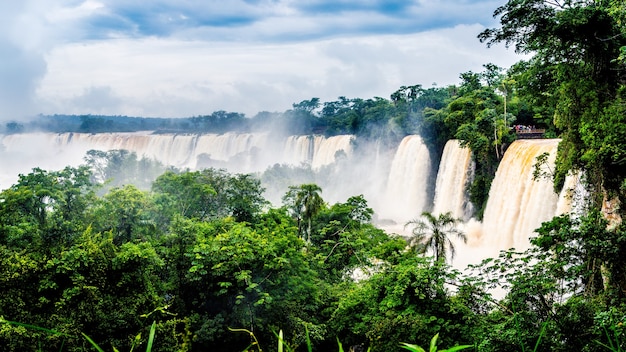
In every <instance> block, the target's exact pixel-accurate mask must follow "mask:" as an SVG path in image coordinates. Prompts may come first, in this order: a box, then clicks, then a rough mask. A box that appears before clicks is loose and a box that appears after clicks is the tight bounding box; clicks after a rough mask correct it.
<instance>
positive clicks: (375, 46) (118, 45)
mask: <svg viewBox="0 0 626 352" xmlns="http://www.w3.org/2000/svg"><path fill="white" fill-rule="evenodd" d="M481 29H482V27H481V26H480V25H472V26H457V27H455V28H450V29H443V30H436V31H431V32H424V33H419V34H410V35H385V36H370V37H343V38H334V39H325V40H317V41H309V42H301V43H287V44H244V43H225V42H200V41H179V40H175V39H158V38H149V39H138V40H135V39H121V40H109V41H97V42H92V43H82V44H67V45H62V46H59V47H57V48H56V49H54V50H53V51H52V52H51V53H50V54H49V55H48V56H47V62H48V65H49V69H48V74H47V75H46V77H45V79H44V80H43V81H42V84H41V86H40V89H39V90H38V94H39V97H40V99H41V101H43V102H46V105H45V107H46V108H45V110H44V111H42V112H43V113H93V112H94V111H89V106H85V105H84V104H78V105H77V104H75V102H76V97H78V96H81V95H84V94H85V92H88V91H89V89H91V87H108V88H107V89H110V91H107V93H108V94H109V95H110V96H114V97H116V99H119V100H115V101H116V102H119V104H111V105H109V106H106V105H105V106H102V105H99V106H95V105H94V106H93V109H98V111H101V113H107V114H127V115H144V116H174V117H176V116H190V115H199V114H208V113H211V112H213V111H215V110H228V111H236V112H244V113H246V114H247V115H248V116H250V115H254V114H255V113H256V112H258V111H261V110H268V111H284V110H286V109H289V108H290V107H291V104H292V103H296V102H299V101H302V100H304V99H310V98H312V97H319V98H321V99H322V101H330V100H335V99H336V98H337V97H338V96H347V97H350V98H353V97H359V98H372V97H374V96H381V97H389V95H390V94H391V93H392V92H393V91H395V90H396V89H398V88H399V87H400V86H401V85H411V84H422V85H424V86H425V87H429V86H430V84H431V83H433V82H436V83H437V84H439V85H440V86H441V85H447V84H452V83H457V82H458V76H459V74H460V73H462V72H466V71H469V70H473V71H481V70H482V65H483V64H485V63H488V62H493V63H496V64H498V65H500V66H504V67H507V66H509V65H510V64H512V63H513V62H515V61H517V60H518V59H519V57H517V56H515V55H514V53H512V52H509V51H506V50H504V49H503V48H498V47H496V48H491V49H486V48H485V47H484V45H483V44H481V43H479V42H478V40H477V39H476V34H477V33H478V32H479V31H480V30H481Z"/></svg>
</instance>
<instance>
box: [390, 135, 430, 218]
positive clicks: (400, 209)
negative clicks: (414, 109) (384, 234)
mask: <svg viewBox="0 0 626 352" xmlns="http://www.w3.org/2000/svg"><path fill="white" fill-rule="evenodd" d="M430 171H431V170H430V154H429V152H428V148H426V145H425V144H424V141H423V140H422V137H420V136H417V135H412V136H406V137H404V139H403V140H402V142H401V143H400V146H399V147H398V149H397V150H396V154H395V156H394V157H393V162H392V163H391V170H390V171H389V178H388V181H387V191H386V194H385V197H384V198H385V200H384V202H383V205H382V208H381V209H380V210H379V212H380V214H381V216H383V217H387V218H391V219H394V220H399V221H401V222H402V223H404V222H406V221H408V220H411V219H414V218H418V217H419V216H420V214H421V213H422V212H423V211H424V210H426V207H427V206H428V205H429V199H428V179H429V177H430Z"/></svg>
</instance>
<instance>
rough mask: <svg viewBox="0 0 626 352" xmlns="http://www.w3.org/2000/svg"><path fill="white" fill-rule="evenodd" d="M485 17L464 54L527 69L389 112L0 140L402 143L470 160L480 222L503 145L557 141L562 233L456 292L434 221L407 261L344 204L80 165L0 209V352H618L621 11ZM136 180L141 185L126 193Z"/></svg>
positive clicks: (566, 1)
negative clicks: (567, 202) (97, 349)
mask: <svg viewBox="0 0 626 352" xmlns="http://www.w3.org/2000/svg"><path fill="white" fill-rule="evenodd" d="M494 15H495V16H496V17H497V18H499V20H500V26H498V27H496V28H490V29H486V30H485V31H483V32H482V33H481V34H480V35H479V40H481V41H483V42H484V43H485V44H486V45H494V44H498V43H503V44H505V45H509V46H511V47H513V48H515V50H517V51H518V52H520V53H525V54H527V55H528V59H527V60H525V61H521V62H519V63H517V64H515V65H514V66H513V67H510V68H508V69H506V70H505V69H502V68H499V67H496V66H494V65H491V64H485V66H484V71H483V72H479V73H474V72H465V73H462V74H461V75H460V78H461V83H460V84H458V85H453V86H448V87H431V88H424V87H422V86H421V85H414V86H407V87H400V88H399V89H398V90H397V91H396V92H394V93H392V94H391V96H390V98H389V99H384V98H373V99H348V98H345V97H340V98H338V100H337V101H333V102H324V103H322V102H320V101H319V99H317V98H312V99H311V100H305V101H302V102H300V103H295V104H293V109H291V110H288V111H285V112H282V113H269V112H261V113H259V114H257V115H256V116H255V117H252V118H247V117H245V116H243V115H242V114H238V113H229V112H223V111H218V112H214V113H213V114H211V115H208V116H198V117H191V118H188V119H148V118H130V117H109V116H91V115H89V116H42V117H40V118H38V119H36V120H35V121H34V122H32V123H30V124H20V123H17V122H10V123H7V124H6V125H5V126H4V133H20V132H25V131H29V130H31V129H44V130H47V131H55V132H67V131H74V132H90V133H94V132H105V131H108V132H111V131H136V130H155V131H161V132H190V131H193V132H194V133H197V132H199V131H201V132H212V133H222V132H225V131H231V130H234V129H237V130H239V131H256V130H262V129H264V128H268V127H267V126H282V127H283V130H282V132H283V133H286V134H310V133H319V134H327V135H333V134H355V135H357V136H360V137H363V138H371V139H378V140H383V141H387V142H389V143H393V142H397V141H398V140H399V139H400V138H402V137H404V136H405V135H407V134H420V135H422V136H424V138H425V140H426V141H427V143H428V144H429V146H430V147H431V148H432V149H433V150H434V151H440V150H441V149H442V148H443V145H444V144H445V142H446V141H447V140H449V139H452V138H455V139H459V140H461V142H462V144H463V145H465V146H467V147H469V148H471V150H472V154H473V157H474V160H475V162H476V177H475V180H474V183H473V184H472V185H471V189H470V194H471V200H472V202H473V203H474V204H477V205H479V208H480V206H482V205H483V204H484V202H485V200H486V196H487V194H486V192H487V191H488V189H489V185H490V182H491V179H492V178H493V175H494V173H495V169H496V167H497V164H498V161H499V159H500V158H501V157H502V155H503V153H504V151H505V150H506V147H507V146H508V145H509V144H510V143H511V142H512V141H513V140H514V139H515V138H516V134H515V129H514V128H512V126H514V125H525V126H531V125H532V126H536V127H540V128H542V129H545V130H546V135H547V136H549V137H558V138H560V139H561V143H560V144H559V149H558V155H557V160H556V169H555V170H553V172H551V173H548V174H547V175H544V176H549V177H552V178H553V180H554V182H555V188H556V189H559V188H560V186H561V185H562V184H563V182H564V179H565V177H566V176H567V175H568V173H571V172H577V173H578V174H580V175H583V180H584V184H585V186H586V188H587V192H588V193H587V194H588V197H587V201H586V204H584V205H583V206H582V207H581V209H582V210H581V212H580V214H576V216H570V215H563V216H559V217H556V218H554V219H552V220H551V221H549V222H546V223H544V224H543V225H542V226H541V228H540V229H538V230H537V236H536V237H535V238H534V239H532V244H533V246H532V247H531V249H530V250H528V251H526V252H524V253H519V252H516V251H515V250H514V249H512V250H509V251H506V252H503V253H502V254H501V256H500V257H499V258H493V259H488V260H486V261H485V262H484V263H483V264H481V265H478V266H476V267H474V268H472V269H473V272H472V273H470V274H467V273H466V274H461V273H459V272H457V271H455V270H453V269H451V268H450V266H448V265H447V260H448V259H449V258H450V256H449V254H450V253H451V251H452V248H451V247H450V246H449V243H448V241H447V240H448V239H449V238H450V237H452V236H462V234H460V233H459V232H458V231H457V229H456V228H455V227H454V225H455V223H456V222H455V221H454V219H450V218H449V217H448V216H446V214H442V215H441V216H437V215H433V214H423V216H421V217H419V216H418V214H416V216H417V219H416V220H415V221H412V222H411V223H410V224H409V226H411V227H412V229H413V231H412V234H413V237H412V238H410V239H409V240H408V241H407V240H405V239H403V238H399V237H395V236H390V235H388V234H386V233H385V232H384V231H382V230H381V229H378V228H376V227H375V226H374V225H373V224H372V222H371V220H372V215H373V214H372V210H371V209H370V208H369V207H368V204H367V200H366V199H364V198H363V197H362V196H360V195H354V196H353V197H350V198H348V199H346V200H345V201H342V202H338V203H335V204H328V203H327V202H325V201H324V199H323V190H322V189H320V188H319V186H317V185H315V184H308V183H304V184H299V185H298V184H296V185H292V186H291V187H290V188H289V190H288V192H286V193H285V195H284V197H283V201H282V204H281V205H280V206H270V205H269V204H268V202H267V201H266V200H265V199H264V197H263V187H261V183H260V180H259V179H258V178H256V177H255V176H254V175H248V174H231V173H229V172H228V171H226V170H220V169H204V170H198V171H180V170H174V169H168V168H167V167H165V166H163V165H159V164H158V163H156V162H154V161H152V160H145V159H140V158H138V157H137V156H136V155H133V154H132V153H127V152H124V151H111V152H98V151H93V152H90V154H89V155H87V157H86V159H85V160H86V161H85V165H83V166H79V167H67V168H65V169H63V170H59V171H47V170H42V169H34V170H33V171H32V172H31V173H29V174H26V175H20V177H19V180H18V181H17V183H16V184H14V185H13V186H11V187H9V188H7V189H5V190H3V191H2V192H1V193H0V252H1V255H0V268H2V270H1V271H0V290H1V292H2V295H1V297H0V317H1V318H2V319H5V320H3V322H6V321H11V322H21V323H23V324H18V323H4V324H0V341H1V342H0V344H1V345H2V346H4V348H5V349H6V350H38V349H42V350H54V351H58V350H67V351H79V350H80V351H82V350H88V349H89V348H91V346H90V345H89V343H88V341H87V340H86V338H85V337H84V335H82V334H86V335H87V336H89V337H90V338H91V339H93V341H95V342H97V343H98V344H99V345H100V346H103V348H104V349H106V350H113V348H117V349H118V350H120V351H126V350H131V348H132V346H133V345H134V344H137V343H144V344H145V340H146V336H147V335H148V329H149V327H150V326H151V325H152V323H153V322H156V342H155V347H154V349H155V350H159V351H206V350H216V351H243V350H245V349H246V348H247V346H250V345H251V344H252V347H251V348H252V349H254V350H258V349H259V346H261V348H264V349H266V350H270V349H272V348H273V347H272V346H274V344H275V343H276V341H277V336H276V334H277V333H278V331H279V330H283V332H284V336H285V342H286V343H287V344H288V345H289V346H292V347H293V348H294V349H295V350H305V349H306V344H307V343H306V341H307V339H308V340H310V343H311V344H312V345H313V346H315V348H316V349H317V350H334V349H337V339H338V340H339V341H340V342H341V343H342V344H343V345H344V346H356V347H355V348H363V349H367V348H371V349H372V351H394V350H399V349H400V347H399V346H400V342H410V343H417V344H420V345H422V346H425V345H427V344H428V341H430V339H431V337H433V336H435V334H439V342H440V346H442V347H451V346H454V345H459V344H470V345H473V346H474V347H473V348H474V349H475V350H479V351H525V350H530V349H533V348H534V350H541V351H578V350H581V351H605V350H612V351H621V350H623V349H624V348H626V331H625V330H624V329H625V327H624V324H623V323H624V321H625V319H626V308H625V307H626V306H625V303H626V300H625V299H626V225H624V224H623V222H622V221H621V219H622V218H623V217H624V215H626V211H625V210H624V209H625V207H623V206H621V204H624V202H625V201H626V5H625V3H624V2H623V1H622V0H597V1H591V0H586V1H583V0H563V1H556V0H550V1H546V0H509V1H508V2H507V3H506V4H504V5H502V6H501V7H499V8H497V9H496V10H495V13H494ZM140 165H141V167H140ZM146 168H148V169H150V170H152V171H151V173H150V174H151V175H153V176H154V177H151V178H147V179H146V177H145V176H146V175H145V173H143V172H138V171H133V170H140V169H141V170H145V169H146ZM122 169H123V170H126V171H124V172H125V173H126V174H125V175H124V176H123V177H122V176H120V174H121V173H120V170H122ZM113 173H115V175H116V178H115V179H111V177H110V176H111V175H112V174H113ZM153 179H154V181H153V182H152V180H153ZM607 204H610V205H611V213H610V214H608V212H607V207H606V205H607ZM479 211H480V210H479ZM609 215H610V216H609ZM407 248H408V250H407ZM492 288H499V289H501V290H502V289H503V290H505V294H504V297H503V298H495V297H493V296H492V295H491V293H490V292H492V291H490V289H492ZM24 324H28V325H24ZM42 327H43V328H45V329H44V330H42V329H41V328H42ZM229 328H233V329H243V330H239V331H231V330H229ZM139 333H142V334H141V335H138V334H139ZM307 336H308V337H307ZM256 343H258V345H257V344H256ZM141 348H145V347H143V346H142V347H141Z"/></svg>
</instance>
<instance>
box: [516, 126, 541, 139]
mask: <svg viewBox="0 0 626 352" xmlns="http://www.w3.org/2000/svg"><path fill="white" fill-rule="evenodd" d="M513 128H514V129H515V134H516V135H517V138H518V139H541V138H544V134H545V133H546V130H545V129H539V128H534V127H531V126H522V125H516V126H513Z"/></svg>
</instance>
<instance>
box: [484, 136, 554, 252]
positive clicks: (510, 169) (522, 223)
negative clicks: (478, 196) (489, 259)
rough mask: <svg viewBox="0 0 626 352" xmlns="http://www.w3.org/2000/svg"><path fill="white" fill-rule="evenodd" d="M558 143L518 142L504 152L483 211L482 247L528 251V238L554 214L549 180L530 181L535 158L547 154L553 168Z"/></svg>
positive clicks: (543, 141) (550, 141) (549, 141)
mask: <svg viewBox="0 0 626 352" xmlns="http://www.w3.org/2000/svg"><path fill="white" fill-rule="evenodd" d="M558 143H559V140H557V139H542V140H517V141H515V142H513V143H512V144H511V145H510V146H509V148H508V149H507V151H506V153H505V154H504V157H503V158H502V161H501V162H500V165H499V166H498V170H497V172H496V175H495V178H494V180H493V183H492V184H491V189H490V191H489V200H488V201H487V206H486V208H485V214H484V218H483V229H482V239H481V240H482V243H483V244H484V245H489V246H491V247H493V248H496V249H508V248H516V249H518V250H524V249H527V248H528V247H529V245H530V243H529V241H528V238H529V236H531V235H532V233H533V231H534V230H535V229H537V228H538V227H539V226H541V223H542V222H544V221H547V220H549V219H551V218H552V217H553V216H554V215H555V214H556V212H557V201H558V195H557V194H556V193H555V192H554V190H553V184H552V180H551V179H549V178H545V177H543V178H542V177H540V178H538V179H536V180H535V179H533V169H534V165H535V164H536V158H537V157H538V156H539V155H541V154H543V153H549V158H548V164H549V165H553V163H554V158H555V156H556V150H557V146H558Z"/></svg>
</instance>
